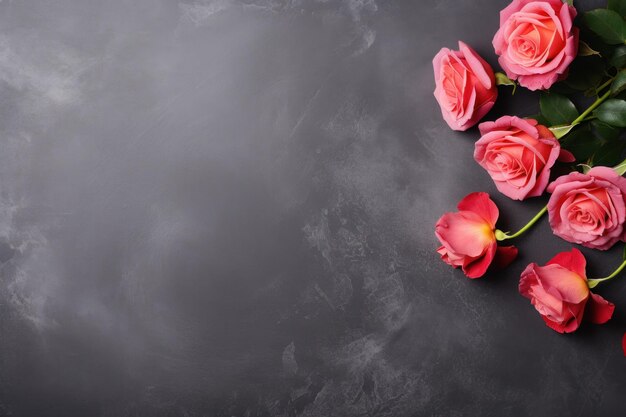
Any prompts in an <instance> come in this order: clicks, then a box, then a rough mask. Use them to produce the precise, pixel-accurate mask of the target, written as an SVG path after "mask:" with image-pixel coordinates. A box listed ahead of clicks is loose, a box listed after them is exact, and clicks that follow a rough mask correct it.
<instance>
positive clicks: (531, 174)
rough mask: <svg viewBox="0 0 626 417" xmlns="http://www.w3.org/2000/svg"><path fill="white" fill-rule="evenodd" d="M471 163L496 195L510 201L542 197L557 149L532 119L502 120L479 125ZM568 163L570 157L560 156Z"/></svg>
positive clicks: (569, 155)
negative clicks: (482, 171)
mask: <svg viewBox="0 0 626 417" xmlns="http://www.w3.org/2000/svg"><path fill="white" fill-rule="evenodd" d="M478 128H479V129H480V134H481V135H482V137H481V138H480V139H479V140H478V142H476V145H475V149H474V159H475V160H476V162H478V163H479V164H480V166H481V167H483V168H484V169H486V170H487V172H488V173H489V175H490V176H491V179H493V181H494V182H495V184H496V187H497V188H498V191H500V192H501V193H502V194H504V195H505V196H507V197H510V198H512V199H514V200H523V199H525V198H527V197H536V196H539V195H541V194H542V193H543V191H544V190H545V188H546V186H547V185H548V180H549V177H550V168H552V166H553V165H554V162H555V161H556V160H557V158H558V157H559V155H560V152H561V146H560V145H559V141H558V140H556V138H555V137H554V135H553V134H552V132H550V130H549V129H548V128H547V127H545V126H543V125H540V124H538V123H537V121H536V120H533V119H520V118H518V117H515V116H503V117H501V118H499V119H498V120H496V121H495V122H485V123H481V124H480V125H479V126H478ZM564 156H567V159H568V160H570V161H571V159H572V158H573V157H571V154H569V153H567V154H564Z"/></svg>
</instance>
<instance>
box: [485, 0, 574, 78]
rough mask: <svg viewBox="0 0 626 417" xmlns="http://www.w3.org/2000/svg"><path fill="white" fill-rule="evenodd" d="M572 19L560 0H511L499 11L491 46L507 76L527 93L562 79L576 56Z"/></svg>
mask: <svg viewBox="0 0 626 417" xmlns="http://www.w3.org/2000/svg"><path fill="white" fill-rule="evenodd" d="M574 17H576V9H575V8H574V7H573V6H570V5H568V4H567V3H565V2H563V1H561V0H543V1H536V0H514V1H513V2H512V3H511V4H510V5H508V6H507V7H506V8H505V9H504V10H502V11H501V12H500V29H499V30H498V32H497V33H496V35H495V36H494V38H493V47H494V49H495V51H496V54H497V55H498V56H499V58H498V62H499V63H500V66H501V67H502V68H503V69H504V71H505V72H506V75H507V76H508V77H509V78H511V79H513V80H517V81H518V82H519V83H520V85H522V86H524V87H526V88H528V89H530V90H543V89H547V88H549V87H550V86H551V85H552V84H554V83H555V82H556V81H559V80H562V79H564V78H565V77H566V76H567V70H568V67H569V65H570V63H571V62H572V60H573V59H574V58H575V57H576V54H577V53H578V28H576V27H574V26H573V25H572V22H573V20H574Z"/></svg>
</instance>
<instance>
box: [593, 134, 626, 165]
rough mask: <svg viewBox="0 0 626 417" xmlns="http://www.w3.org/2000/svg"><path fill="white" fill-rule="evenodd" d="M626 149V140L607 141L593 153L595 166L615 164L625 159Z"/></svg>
mask: <svg viewBox="0 0 626 417" xmlns="http://www.w3.org/2000/svg"><path fill="white" fill-rule="evenodd" d="M624 150H626V142H624V141H621V140H614V141H611V142H606V143H605V144H603V145H602V146H600V148H599V149H598V150H597V151H596V152H595V153H594V154H593V157H592V159H591V160H592V164H593V166H606V167H610V166H614V165H615V164H619V163H620V162H621V161H622V160H623V157H622V155H623V153H624Z"/></svg>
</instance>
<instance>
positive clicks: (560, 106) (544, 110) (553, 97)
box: [539, 93, 578, 126]
mask: <svg viewBox="0 0 626 417" xmlns="http://www.w3.org/2000/svg"><path fill="white" fill-rule="evenodd" d="M539 108H540V109H541V114H542V115H543V116H544V117H545V118H546V119H547V120H548V122H550V124H551V125H552V126H559V125H568V124H570V123H571V122H572V121H573V120H574V119H576V118H577V117H578V110H576V106H574V103H572V102H571V100H570V99H568V98H567V97H565V96H562V95H560V94H555V93H546V94H542V95H541V98H540V99H539Z"/></svg>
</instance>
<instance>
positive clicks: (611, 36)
mask: <svg viewBox="0 0 626 417" xmlns="http://www.w3.org/2000/svg"><path fill="white" fill-rule="evenodd" d="M585 23H586V24H587V27H589V29H591V30H592V31H594V32H595V33H596V34H598V35H599V36H600V37H601V38H602V40H604V41H605V42H606V43H608V44H610V45H618V44H621V43H623V42H624V41H625V40H626V23H624V19H623V18H622V16H620V15H619V14H618V13H616V12H614V11H613V10H608V9H595V10H592V11H590V12H587V13H585Z"/></svg>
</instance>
